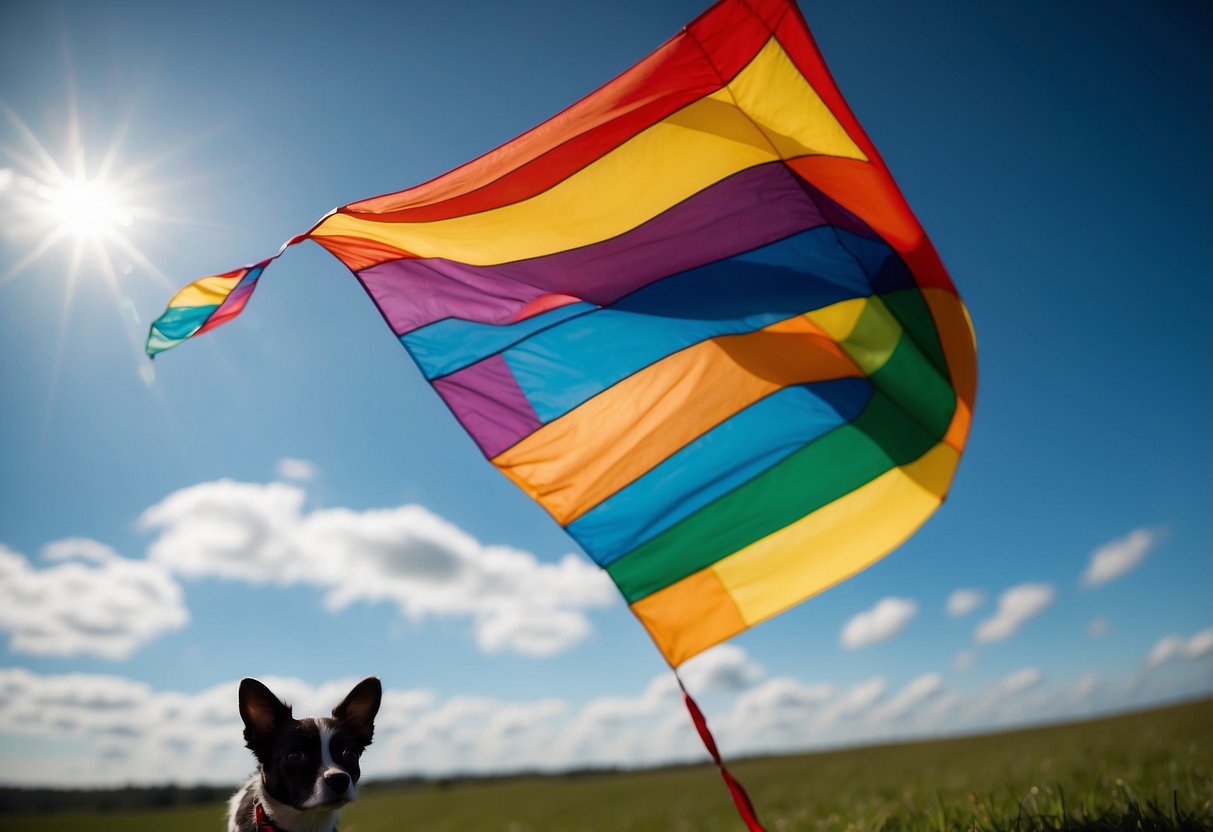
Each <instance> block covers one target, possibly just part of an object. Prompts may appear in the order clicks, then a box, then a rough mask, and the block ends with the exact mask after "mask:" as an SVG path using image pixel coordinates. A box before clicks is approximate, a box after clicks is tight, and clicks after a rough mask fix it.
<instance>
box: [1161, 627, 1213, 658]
mask: <svg viewBox="0 0 1213 832" xmlns="http://www.w3.org/2000/svg"><path fill="white" fill-rule="evenodd" d="M1210 653H1213V627H1210V628H1208V629H1206V630H1201V631H1200V632H1199V633H1196V634H1195V635H1193V636H1192V637H1191V638H1187V639H1185V638H1184V637H1182V636H1177V635H1171V636H1166V637H1165V638H1162V639H1160V640H1159V641H1158V643H1157V644H1155V645H1154V647H1153V649H1151V650H1150V655H1149V656H1148V657H1147V658H1146V664H1148V665H1149V666H1150V667H1158V666H1159V665H1161V664H1165V663H1167V662H1169V661H1171V660H1172V659H1182V660H1186V661H1192V660H1193V659H1199V658H1202V657H1204V656H1207V655H1209V654H1210Z"/></svg>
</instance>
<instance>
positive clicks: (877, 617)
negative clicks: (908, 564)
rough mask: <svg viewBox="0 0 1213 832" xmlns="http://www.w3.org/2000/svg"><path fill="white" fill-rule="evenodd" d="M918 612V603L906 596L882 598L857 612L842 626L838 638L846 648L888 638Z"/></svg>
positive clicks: (863, 645)
mask: <svg viewBox="0 0 1213 832" xmlns="http://www.w3.org/2000/svg"><path fill="white" fill-rule="evenodd" d="M917 613H918V604H916V603H914V602H913V601H911V600H910V599H908V598H894V597H889V598H882V599H881V600H880V601H878V602H877V604H876V606H874V607H872V609H870V610H865V611H864V612H861V613H859V614H858V615H856V616H855V617H854V618H852V619H851V620H850V621H848V622H847V623H846V625H845V626H844V627H843V628H842V634H841V636H840V638H839V640H840V642H841V643H842V646H843V647H845V648H847V649H848V650H854V649H856V648H859V647H866V646H867V645H869V644H875V643H876V642H879V641H884V640H886V639H890V638H892V637H893V636H895V635H897V634H898V633H900V632H901V631H902V630H904V629H905V627H906V625H907V624H909V623H910V619H912V618H913V617H914V616H915V615H916V614H917Z"/></svg>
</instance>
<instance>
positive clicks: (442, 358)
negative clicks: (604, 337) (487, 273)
mask: <svg viewBox="0 0 1213 832" xmlns="http://www.w3.org/2000/svg"><path fill="white" fill-rule="evenodd" d="M597 308H598V307H597V306H595V305H594V304H592V303H570V304H568V305H567V306H561V307H559V308H557V309H549V310H548V311H547V312H543V313H541V314H539V315H535V316H534V317H531V318H527V319H525V320H522V321H518V322H517V323H512V324H485V323H480V322H478V321H464V320H460V319H458V318H446V319H443V320H441V321H435V322H434V323H432V324H427V325H426V326H423V327H421V328H419V329H414V330H413V331H412V332H407V333H405V334H404V335H401V336H400V341H401V342H402V343H403V344H404V346H405V349H407V350H408V351H409V354H410V355H411V356H413V360H415V361H416V362H417V366H419V367H420V368H421V372H422V373H424V374H425V377H426V378H427V379H431V380H432V379H435V378H438V377H439V376H445V375H449V374H450V373H453V372H455V371H456V370H461V369H463V368H464V367H467V366H468V365H469V364H475V363H476V362H477V361H480V360H481V359H483V358H487V357H489V356H490V355H493V354H495V353H499V352H501V351H502V350H504V349H506V348H507V347H509V346H511V345H513V344H516V343H517V342H519V341H521V340H522V339H524V338H526V337H527V336H529V335H534V334H535V333H537V332H539V331H541V330H544V329H547V328H548V327H550V326H553V325H554V324H557V323H560V322H561V321H565V320H568V319H569V318H572V317H574V316H576V315H582V314H585V313H586V312H589V311H590V310H592V309H597Z"/></svg>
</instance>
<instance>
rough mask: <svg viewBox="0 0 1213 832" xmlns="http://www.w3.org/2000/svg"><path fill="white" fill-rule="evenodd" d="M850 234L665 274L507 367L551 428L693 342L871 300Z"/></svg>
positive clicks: (810, 235) (537, 338)
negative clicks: (836, 305)
mask: <svg viewBox="0 0 1213 832" xmlns="http://www.w3.org/2000/svg"><path fill="white" fill-rule="evenodd" d="M845 238H855V235H852V234H849V233H848V232H845V231H843V230H841V229H837V228H833V227H829V226H826V227H821V228H815V229H812V230H810V231H805V232H801V233H800V234H795V235H793V236H791V237H788V238H786V239H784V240H781V241H779V242H777V243H772V244H771V245H769V246H765V247H763V248H759V249H756V250H754V251H751V252H747V253H746V254H742V255H739V256H737V257H731V258H729V259H727V260H720V261H717V262H715V263H710V264H708V265H706V266H701V267H699V268H696V269H691V270H689V271H685V272H682V273H681V274H677V275H674V276H671V277H667V278H665V279H664V280H661V281H658V282H656V283H653V284H651V285H649V286H646V287H644V288H643V289H639V290H637V291H636V292H633V293H632V294H630V295H628V296H626V297H624V298H621V299H620V300H619V301H618V302H616V303H615V304H613V305H611V306H609V307H607V308H604V309H601V310H598V311H595V312H589V313H587V314H585V315H581V316H580V317H576V318H571V319H569V320H567V321H564V322H562V323H560V324H557V325H555V326H552V327H550V328H548V329H546V330H544V331H542V332H540V333H537V334H535V335H534V336H532V337H530V338H527V339H526V340H524V341H522V342H520V343H518V344H516V345H515V346H513V347H510V348H509V349H507V350H506V351H505V352H504V356H505V359H506V362H507V364H508V365H509V367H510V371H511V372H512V373H513V375H514V378H515V379H517V381H518V384H519V386H520V387H521V388H522V390H523V392H524V393H525V394H526V396H527V399H528V400H529V401H530V403H531V406H532V407H533V408H534V409H535V413H536V414H537V415H538V417H539V419H540V421H541V422H543V423H547V422H550V421H552V420H553V419H556V418H558V417H560V416H562V415H564V414H565V413H567V412H568V411H570V410H572V409H573V408H575V407H577V406H578V405H580V404H581V403H582V402H585V401H586V400H588V399H590V398H592V397H593V396H595V395H597V394H598V393H601V392H602V391H603V390H605V389H606V388H608V387H610V386H611V385H613V384H615V383H617V382H619V381H620V380H622V379H624V378H626V377H627V376H629V375H631V374H632V373H635V372H637V371H638V370H641V369H643V368H644V367H647V366H649V365H650V364H652V363H654V362H656V361H659V360H661V359H662V358H664V357H665V356H667V355H670V354H671V353H674V352H677V351H678V350H681V349H684V348H686V347H688V346H691V345H693V344H697V343H699V342H701V341H704V340H707V339H709V338H713V337H716V336H718V335H729V334H736V333H744V332H750V331H753V330H755V329H759V328H761V327H764V326H769V325H770V324H773V323H775V322H777V321H780V320H784V319H786V318H789V317H791V316H794V315H798V314H801V313H803V312H805V311H809V310H813V309H817V308H819V307H822V306H828V305H829V304H832V303H836V302H838V301H842V300H847V299H849V298H854V297H863V296H867V295H870V294H872V286H871V282H870V278H869V271H868V264H866V263H863V262H861V261H860V260H859V259H858V258H857V257H856V256H855V255H854V254H853V253H852V252H851V251H849V250H848V249H847V248H845V247H844V246H843V245H842V244H841V242H840V240H841V239H845ZM855 239H858V238H855ZM885 248H886V251H887V252H888V256H891V257H894V258H895V257H896V254H895V253H894V252H893V251H892V249H889V248H888V247H887V246H886V247H885Z"/></svg>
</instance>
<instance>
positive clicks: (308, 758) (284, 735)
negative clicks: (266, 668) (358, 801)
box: [240, 677, 383, 810]
mask: <svg viewBox="0 0 1213 832" xmlns="http://www.w3.org/2000/svg"><path fill="white" fill-rule="evenodd" d="M382 697H383V689H382V687H381V686H380V684H379V680H378V679H376V678H374V677H371V678H369V679H363V680H362V681H361V682H359V683H358V684H357V685H355V686H354V689H353V690H352V691H350V692H349V695H348V696H346V697H345V699H344V700H342V702H341V704H340V705H338V706H337V707H336V708H333V715H332V717H316V718H309V719H295V718H294V717H293V716H292V715H291V706H290V705H288V704H286V703H285V702H283V701H282V700H281V699H279V698H278V697H277V696H275V695H274V694H273V693H272V692H271V691H270V689H269V688H267V687H266V686H265V685H263V684H261V683H260V682H258V681H257V680H256V679H245V680H243V681H242V682H241V683H240V718H241V719H242V720H244V739H245V742H246V744H247V745H248V747H249V748H250V749H252V752H253V754H254V755H255V756H256V757H257V762H258V763H260V765H261V780H262V783H263V784H264V786H265V790H266V792H267V793H268V795H269V796H270V797H272V798H273V799H274V800H277V801H279V802H281V803H285V804H287V805H290V806H293V807H294V808H296V809H300V810H308V809H318V808H336V807H339V806H343V805H345V804H346V803H349V802H350V801H351V800H353V799H354V786H355V784H356V783H357V782H358V777H359V775H360V774H361V773H362V772H361V769H360V768H359V767H358V761H359V758H360V757H361V756H362V752H363V750H364V749H365V748H366V747H367V746H368V745H370V744H371V736H372V735H373V734H374V731H375V725H374V720H375V714H376V713H378V712H379V702H380V700H381V699H382Z"/></svg>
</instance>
